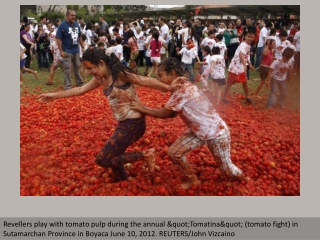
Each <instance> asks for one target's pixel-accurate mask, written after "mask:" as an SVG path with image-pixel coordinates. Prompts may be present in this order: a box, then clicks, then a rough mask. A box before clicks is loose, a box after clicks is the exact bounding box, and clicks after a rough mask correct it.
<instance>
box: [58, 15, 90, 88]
mask: <svg viewBox="0 0 320 240" xmlns="http://www.w3.org/2000/svg"><path fill="white" fill-rule="evenodd" d="M56 38H57V44H58V47H59V51H60V55H61V57H62V58H63V67H64V90H68V89H71V88H72V84H71V69H72V67H71V65H73V71H74V76H75V80H76V86H77V87H81V86H82V85H83V79H82V78H81V75H80V65H81V62H80V52H79V43H80V45H81V47H82V48H84V42H83V41H82V38H81V30H80V26H79V24H78V23H77V21H76V13H75V11H74V10H71V9H69V10H67V13H66V20H65V21H63V22H62V23H61V24H60V25H59V27H58V30H57V33H56Z"/></svg>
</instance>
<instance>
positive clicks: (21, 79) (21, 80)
mask: <svg viewBox="0 0 320 240" xmlns="http://www.w3.org/2000/svg"><path fill="white" fill-rule="evenodd" d="M22 82H23V77H22V72H21V71H20V84H22Z"/></svg>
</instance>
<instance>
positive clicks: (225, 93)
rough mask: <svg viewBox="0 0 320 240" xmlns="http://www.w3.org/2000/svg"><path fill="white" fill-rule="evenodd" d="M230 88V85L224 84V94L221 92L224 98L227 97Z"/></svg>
mask: <svg viewBox="0 0 320 240" xmlns="http://www.w3.org/2000/svg"><path fill="white" fill-rule="evenodd" d="M230 89H231V86H228V85H227V86H226V88H225V89H224V94H223V97H224V98H227V96H228V94H229V92H230Z"/></svg>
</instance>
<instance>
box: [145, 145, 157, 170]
mask: <svg viewBox="0 0 320 240" xmlns="http://www.w3.org/2000/svg"><path fill="white" fill-rule="evenodd" d="M142 156H143V158H144V160H145V161H146V164H147V166H148V169H149V171H150V172H153V170H154V167H155V161H156V158H155V149H154V148H151V149H149V150H146V151H143V152H142Z"/></svg>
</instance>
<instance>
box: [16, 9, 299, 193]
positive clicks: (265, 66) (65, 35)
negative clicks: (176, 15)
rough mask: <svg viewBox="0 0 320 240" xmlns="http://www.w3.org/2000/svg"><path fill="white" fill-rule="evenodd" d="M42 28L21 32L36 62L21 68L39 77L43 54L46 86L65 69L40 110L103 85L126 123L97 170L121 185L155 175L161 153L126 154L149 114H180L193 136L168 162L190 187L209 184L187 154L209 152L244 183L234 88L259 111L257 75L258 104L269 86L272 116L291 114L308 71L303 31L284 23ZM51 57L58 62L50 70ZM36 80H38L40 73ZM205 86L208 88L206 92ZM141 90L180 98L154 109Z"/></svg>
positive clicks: (179, 143)
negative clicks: (294, 93)
mask: <svg viewBox="0 0 320 240" xmlns="http://www.w3.org/2000/svg"><path fill="white" fill-rule="evenodd" d="M40 19H41V23H39V24H38V25H37V26H33V31H34V32H33V35H31V33H30V31H32V30H31V27H30V23H28V22H27V23H25V24H24V25H23V26H22V27H21V33H20V40H21V44H22V45H23V46H24V47H25V49H26V50H24V51H25V52H26V51H29V58H28V55H27V54H26V55H27V56H26V60H25V65H24V68H21V65H23V64H21V63H20V68H21V69H22V70H23V69H26V68H30V55H31V54H32V53H33V49H36V52H37V57H38V58H37V59H38V66H39V69H49V66H50V65H49V64H50V63H52V66H51V74H50V80H49V81H48V82H47V84H48V85H50V84H52V83H53V81H52V79H53V74H54V71H55V69H56V66H57V65H58V64H59V63H62V66H63V70H64V75H65V77H64V91H62V92H56V93H46V94H41V95H40V97H39V98H40V101H41V102H48V101H52V100H55V99H58V98H68V97H73V96H78V95H82V94H84V93H86V92H89V91H91V90H93V89H95V88H97V87H99V86H102V88H103V93H104V95H105V96H106V97H107V98H108V100H109V104H110V107H111V108H112V112H113V114H114V117H115V118H116V119H117V120H118V122H119V123H118V126H117V128H116V130H115V132H114V133H113V135H112V136H111V138H110V139H109V141H108V142H107V143H106V144H105V146H104V147H103V148H102V150H101V152H100V153H99V154H98V156H97V158H96V162H97V164H99V165H100V166H102V167H110V168H112V170H113V171H114V173H115V175H116V179H115V180H116V181H119V180H125V179H127V174H126V171H125V168H124V167H123V165H124V164H125V163H132V162H135V161H138V160H140V159H143V160H144V161H145V162H146V164H147V166H148V168H149V170H150V171H152V170H153V169H154V165H155V162H154V161H155V152H154V149H148V150H146V151H143V152H132V153H127V152H125V151H126V149H127V148H128V147H129V146H130V145H131V144H133V143H134V142H135V141H137V140H138V139H140V138H141V137H142V136H143V134H144V132H145V128H146V126H145V124H146V122H145V115H150V116H153V117H158V118H172V117H175V116H176V115H178V114H179V115H180V117H181V118H182V120H183V121H184V123H185V124H186V125H187V126H188V130H187V131H186V132H185V133H184V134H183V135H182V136H180V137H179V138H178V139H177V140H176V141H175V142H174V143H173V144H172V146H170V148H169V153H168V154H169V157H170V159H171V160H172V161H173V162H174V163H175V164H176V165H178V166H179V167H180V169H181V171H182V172H183V173H185V175H186V176H187V177H188V181H187V182H186V183H185V184H184V185H183V187H184V188H189V187H190V186H191V185H199V184H200V182H199V180H198V178H197V176H196V175H195V174H194V173H193V171H192V169H191V167H190V165H189V164H188V161H187V159H186V158H185V155H186V153H188V152H189V151H191V150H192V149H194V148H197V147H200V146H201V145H204V144H205V145H207V146H208V148H209V150H210V152H211V153H212V155H213V156H214V159H215V160H216V162H217V164H218V166H219V167H220V169H221V170H222V172H224V173H225V174H227V175H229V176H230V177H233V178H235V179H244V178H245V174H244V173H243V172H242V170H240V169H239V168H238V167H237V166H235V165H234V164H233V163H232V161H231V158H230V133H229V129H228V126H227V125H226V123H225V122H224V121H223V120H222V119H221V118H220V117H219V115H218V113H217V112H216V111H215V109H214V105H216V104H219V103H220V100H221V102H223V103H225V104H228V102H229V101H228V94H229V91H230V89H231V87H232V85H233V84H235V83H242V85H243V89H244V92H245V95H246V102H247V103H248V104H250V103H251V98H250V94H249V89H248V85H247V81H248V80H249V77H250V75H249V71H250V69H251V70H258V71H259V72H260V77H261V84H260V85H259V86H258V88H257V89H256V91H255V94H254V96H255V97H258V93H259V91H260V89H261V87H262V86H263V85H264V84H270V95H269V98H268V101H267V107H268V108H272V107H274V106H275V105H276V104H278V105H279V106H281V107H283V104H284V100H285V95H286V88H287V81H288V80H290V78H291V77H292V74H291V73H293V70H295V72H296V73H299V69H300V58H299V56H300V26H299V25H298V24H296V23H294V24H293V25H292V27H290V29H289V30H287V28H286V26H278V28H279V29H276V26H275V25H276V24H273V23H272V22H269V21H268V22H265V20H262V19H261V20H257V21H255V23H253V21H252V19H251V18H247V19H245V21H246V23H245V24H242V21H241V20H240V19H237V21H236V22H235V23H234V22H233V21H229V22H228V23H227V24H226V23H224V22H219V23H218V26H216V25H215V24H213V23H210V24H208V25H207V26H203V25H202V23H201V20H200V19H196V20H195V21H194V22H192V21H187V20H181V19H177V20H176V22H174V21H172V20H170V21H168V20H167V19H165V18H163V17H159V18H158V22H155V23H145V22H144V21H143V20H141V19H137V20H136V21H133V22H124V21H123V20H122V19H119V20H118V21H113V22H112V23H111V24H110V25H109V24H108V23H107V22H106V21H105V20H104V17H103V16H101V17H100V19H99V23H95V22H93V21H90V22H87V23H84V22H83V19H78V20H76V13H75V11H73V10H68V11H67V13H66V19H65V21H63V22H61V20H60V19H56V20H55V22H54V25H52V24H50V23H48V21H47V20H46V18H45V17H43V18H40ZM278 25H279V24H278ZM53 26H55V27H53ZM45 49H46V50H45ZM49 52H51V53H52V57H51V62H50V56H49V54H48V53H49ZM22 55H23V54H20V59H22V58H23V57H21V56H22ZM195 64H199V66H201V68H200V71H199V74H197V75H195V74H194V68H195ZM138 66H140V67H143V66H144V67H145V70H144V73H143V74H142V73H141V74H140V73H139V72H138ZM151 67H152V70H151V72H149V70H150V68H151ZM226 68H228V71H227V73H225V69H226ZM81 69H82V70H84V72H86V73H87V74H90V75H91V76H92V77H93V78H92V80H91V81H89V82H88V83H84V81H83V75H82V74H81V72H82V71H81ZM31 71H33V70H31ZM71 71H73V72H74V76H75V81H76V87H75V88H73V87H72V84H71ZM33 73H34V74H35V75H36V76H37V72H33ZM186 74H187V75H186ZM143 75H144V76H143ZM154 76H155V77H156V78H154ZM196 81H201V82H202V85H203V87H204V88H203V89H202V90H200V89H199V87H198V86H197V85H196V84H195V82H196ZM135 85H141V86H146V87H150V88H155V89H158V90H161V91H170V92H172V95H171V97H170V99H169V100H168V102H167V103H166V105H165V106H164V107H163V108H162V109H150V108H147V107H144V106H143V105H142V104H141V103H140V100H139V96H138V94H137V92H136V90H135ZM212 86H213V89H214V93H215V94H216V95H217V102H216V103H212V102H211V101H210V100H209V99H208V98H207V97H205V95H204V94H202V93H203V91H206V90H207V91H210V89H211V90H212ZM223 86H225V89H224V93H223V94H222V87H223ZM278 89H280V97H279V99H278V100H277V99H276V94H277V91H278Z"/></svg>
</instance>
